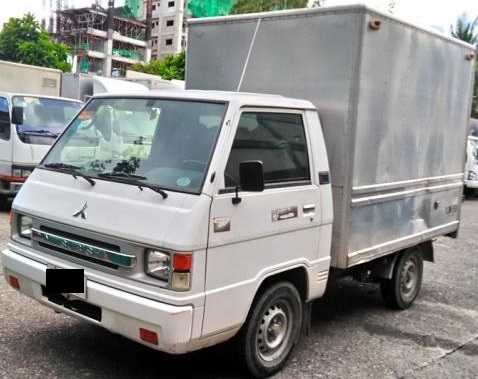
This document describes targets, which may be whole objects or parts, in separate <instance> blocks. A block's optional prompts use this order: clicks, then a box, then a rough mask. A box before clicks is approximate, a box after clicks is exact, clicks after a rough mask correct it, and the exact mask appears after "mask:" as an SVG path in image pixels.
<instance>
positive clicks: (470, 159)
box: [465, 118, 478, 196]
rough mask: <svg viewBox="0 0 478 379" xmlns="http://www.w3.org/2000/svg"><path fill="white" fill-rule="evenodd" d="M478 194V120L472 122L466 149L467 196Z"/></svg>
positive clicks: (474, 119)
mask: <svg viewBox="0 0 478 379" xmlns="http://www.w3.org/2000/svg"><path fill="white" fill-rule="evenodd" d="M477 193H478V119H476V118H472V119H471V120H470V135H469V136H468V142H467V147H466V163H465V196H473V195H475V196H476V194H477Z"/></svg>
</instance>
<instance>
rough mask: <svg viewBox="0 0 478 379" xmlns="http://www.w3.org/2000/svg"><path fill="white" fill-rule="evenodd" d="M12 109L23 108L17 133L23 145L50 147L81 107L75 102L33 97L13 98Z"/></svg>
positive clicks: (80, 104)
mask: <svg viewBox="0 0 478 379" xmlns="http://www.w3.org/2000/svg"><path fill="white" fill-rule="evenodd" d="M12 104H13V106H14V107H22V108H23V124H21V125H17V133H18V135H19V137H20V139H21V140H22V141H23V142H25V143H35V144H44V145H51V144H52V143H53V141H54V140H55V139H56V137H58V135H60V133H61V132H62V131H63V130H64V129H65V127H66V126H67V125H68V123H69V122H70V121H71V119H72V118H73V117H74V116H75V114H76V113H77V112H78V110H79V109H80V108H81V107H82V105H83V104H82V103H80V102H77V101H69V100H60V99H50V98H45V97H35V96H14V97H13V99H12Z"/></svg>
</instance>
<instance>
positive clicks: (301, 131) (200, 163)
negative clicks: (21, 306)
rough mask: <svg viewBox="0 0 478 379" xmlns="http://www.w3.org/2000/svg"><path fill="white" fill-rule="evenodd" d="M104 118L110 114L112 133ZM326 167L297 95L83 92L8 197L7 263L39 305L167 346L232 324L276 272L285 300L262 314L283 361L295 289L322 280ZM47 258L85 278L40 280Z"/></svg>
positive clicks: (310, 109)
mask: <svg viewBox="0 0 478 379" xmlns="http://www.w3.org/2000/svg"><path fill="white" fill-rule="evenodd" d="M105 123H106V124H107V125H109V124H110V123H113V124H117V125H118V126H117V127H116V130H115V131H114V133H112V134H115V136H113V135H107V134H106V133H105V132H104V129H105ZM326 173H328V161H327V154H326V150H325V145H324V140H323V137H322V132H321V128H320V123H319V118H318V115H317V112H316V109H315V107H314V106H313V105H312V104H311V103H310V102H308V101H304V100H296V99H289V98H284V97H281V96H272V95H270V96H268V95H253V94H240V93H226V92H214V91H212V92H204V91H183V92H177V93H171V92H170V91H168V92H167V94H160V93H157V94H154V93H152V94H149V95H134V96H131V95H130V96H121V95H109V96H108V95H100V96H95V97H94V98H93V99H92V100H90V101H89V103H88V104H87V105H86V106H85V107H84V108H83V109H82V110H81V111H80V113H79V114H78V115H77V117H76V118H75V119H74V120H73V121H72V123H71V124H70V125H69V127H68V128H67V129H66V131H65V133H64V134H63V135H62V136H61V137H60V138H59V139H58V140H57V142H56V143H55V144H54V146H53V147H52V149H51V150H50V151H49V153H48V154H47V156H46V157H45V159H44V160H43V161H42V162H41V164H40V165H39V166H38V168H37V169H36V170H35V171H34V172H33V173H32V174H31V175H30V177H29V180H28V182H27V184H26V185H25V186H24V187H22V189H21V190H20V192H19V193H18V195H17V197H16V198H15V201H14V203H13V207H12V210H13V213H12V219H13V221H12V237H11V241H10V243H9V247H8V249H7V250H6V251H4V252H3V254H4V255H3V257H2V260H3V265H4V269H5V275H6V276H5V277H6V278H7V280H9V281H10V283H18V286H17V288H18V289H19V290H20V291H21V292H23V293H25V294H27V295H29V296H31V297H33V298H35V299H37V300H38V301H40V302H41V303H42V304H44V305H46V306H48V307H50V308H53V309H55V310H58V311H61V312H64V313H67V314H70V315H72V316H75V317H79V318H82V319H85V320H88V321H91V322H94V323H96V324H99V325H102V326H103V327H105V328H107V329H109V330H111V331H114V332H116V333H119V334H122V335H124V336H126V337H128V338H130V339H133V340H135V341H138V342H140V343H143V344H145V345H148V346H150V347H153V348H155V349H158V350H163V351H167V352H170V353H183V352H187V351H191V350H195V349H199V348H202V347H204V346H208V345H212V344H215V343H218V342H220V341H224V340H226V339H228V338H230V337H232V336H233V335H235V334H236V333H238V331H239V330H240V329H241V326H242V325H243V324H244V323H245V322H246V319H247V317H248V314H249V309H250V307H251V302H252V301H253V299H254V298H255V295H256V293H261V292H263V291H265V290H268V289H270V288H271V287H270V286H271V285H277V283H280V282H281V278H282V279H284V278H288V282H292V283H294V286H292V285H287V286H286V288H285V291H286V292H287V293H288V294H289V295H288V300H287V301H288V303H287V304H288V307H287V308H286V309H285V310H280V309H279V308H277V307H278V305H277V303H275V302H272V303H267V304H266V305H267V307H268V309H269V308H274V309H275V308H277V309H276V310H275V311H274V312H275V316H274V317H269V316H266V315H265V313H264V314H263V315H261V317H263V318H267V320H266V321H265V324H266V325H269V326H271V327H272V325H276V324H277V326H275V328H278V329H277V330H278V332H277V333H278V334H277V336H276V338H275V339H274V338H272V337H271V339H273V340H274V341H275V342H270V343H269V344H267V343H264V344H262V345H263V352H262V354H263V356H264V359H272V358H273V357H274V356H276V355H277V354H279V355H283V358H282V360H284V359H285V357H286V356H287V355H288V354H289V352H290V349H291V348H292V346H293V343H295V342H294V341H295V340H296V338H297V336H298V330H299V329H300V324H301V317H302V302H304V301H308V300H311V299H314V298H317V297H319V296H321V295H322V293H323V292H324V290H325V286H326V283H327V278H328V272H329V266H330V241H331V223H332V196H331V185H330V181H329V180H326V178H327V175H326ZM38 199H41V201H38ZM52 209H54V210H55V211H54V212H53V213H52V212H51V210H52ZM55 268H56V269H58V268H59V269H83V270H84V278H85V279H84V291H83V292H82V293H73V294H71V293H69V294H66V295H60V294H58V293H57V294H50V293H48V291H47V287H46V286H47V284H48V283H47V269H55ZM292 287H293V288H292ZM291 288H292V289H291ZM282 291H284V289H283V288H282ZM61 292H64V291H61ZM66 292H68V291H66ZM230 299H234V301H233V302H231V301H230ZM281 301H282V300H281ZM289 303H290V304H289ZM226 304H227V305H226ZM266 311H267V309H266V310H265V311H264V312H266ZM268 314H269V313H268ZM255 322H259V321H257V320H256V321H255ZM280 323H286V324H287V325H294V326H293V327H292V329H291V328H285V326H284V328H283V329H280V327H279V324H280ZM286 324H284V325H286ZM282 340H284V341H286V342H287V343H284V344H282V343H281V342H282ZM289 342H290V343H289Z"/></svg>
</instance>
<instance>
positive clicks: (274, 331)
mask: <svg viewBox="0 0 478 379" xmlns="http://www.w3.org/2000/svg"><path fill="white" fill-rule="evenodd" d="M301 322H302V301H301V299H300V296H299V293H298V292H297V289H296V288H295V287H294V286H293V285H292V284H291V283H289V282H278V283H275V284H273V285H272V286H270V287H269V288H267V289H266V290H265V291H263V292H262V293H260V294H259V295H258V297H257V298H256V299H255V301H254V303H253V306H252V308H251V310H250V312H249V315H248V317H247V320H246V323H245V324H244V326H243V329H242V330H241V333H240V335H239V339H238V341H239V344H240V348H241V350H242V354H243V358H244V361H245V364H246V366H247V368H248V370H249V371H250V372H251V374H252V375H254V376H255V377H258V378H262V377H265V376H269V375H272V374H273V373H275V372H277V371H279V370H280V369H281V368H282V367H283V366H284V364H285V363H286V361H287V358H288V357H289V354H290V353H291V352H292V349H293V347H294V346H295V344H296V343H297V341H298V339H299V336H300V330H301Z"/></svg>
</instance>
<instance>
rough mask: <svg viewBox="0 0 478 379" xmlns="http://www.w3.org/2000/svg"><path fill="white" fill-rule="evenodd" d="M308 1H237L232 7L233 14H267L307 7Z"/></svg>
mask: <svg viewBox="0 0 478 379" xmlns="http://www.w3.org/2000/svg"><path fill="white" fill-rule="evenodd" d="M307 3H308V1H307V0H237V2H236V3H235V4H234V6H233V7H232V11H231V13H232V14H242V13H254V12H267V11H274V10H279V9H293V8H305V7H307Z"/></svg>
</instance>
